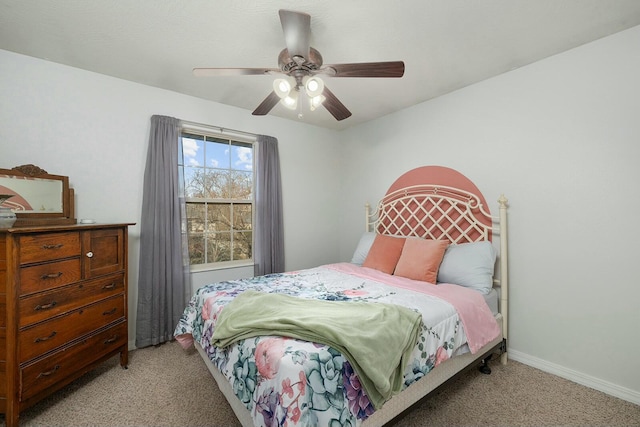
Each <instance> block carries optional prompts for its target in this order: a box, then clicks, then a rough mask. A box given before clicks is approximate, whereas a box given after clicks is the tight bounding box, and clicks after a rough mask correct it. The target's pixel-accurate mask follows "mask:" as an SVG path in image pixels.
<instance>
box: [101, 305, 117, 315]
mask: <svg viewBox="0 0 640 427" xmlns="http://www.w3.org/2000/svg"><path fill="white" fill-rule="evenodd" d="M115 312H116V308H115V307H113V308H112V309H111V310H107V311H103V312H102V315H103V316H109V315H112V314H113V313H115Z"/></svg>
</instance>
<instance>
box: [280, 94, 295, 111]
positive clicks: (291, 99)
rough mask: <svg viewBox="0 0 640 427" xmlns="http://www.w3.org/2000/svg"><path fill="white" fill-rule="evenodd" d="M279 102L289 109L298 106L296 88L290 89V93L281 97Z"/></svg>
mask: <svg viewBox="0 0 640 427" xmlns="http://www.w3.org/2000/svg"><path fill="white" fill-rule="evenodd" d="M280 103H281V104H282V105H284V106H285V107H287V108H288V109H290V110H295V109H296V108H297V107H298V91H297V90H292V91H290V93H289V94H288V95H287V96H285V97H284V98H282V100H281V101H280Z"/></svg>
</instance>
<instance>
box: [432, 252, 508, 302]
mask: <svg viewBox="0 0 640 427" xmlns="http://www.w3.org/2000/svg"><path fill="white" fill-rule="evenodd" d="M496 255H497V254H496V250H495V248H494V247H493V245H492V244H491V242H473V243H461V244H459V245H449V247H448V248H447V250H446V251H445V253H444V258H442V263H440V268H439V270H438V283H453V284H456V285H461V286H465V287H467V288H473V289H476V290H477V291H479V292H482V293H483V294H488V293H489V291H491V288H492V287H493V269H494V266H495V263H496Z"/></svg>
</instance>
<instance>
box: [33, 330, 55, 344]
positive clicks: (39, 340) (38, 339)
mask: <svg viewBox="0 0 640 427" xmlns="http://www.w3.org/2000/svg"><path fill="white" fill-rule="evenodd" d="M57 334H58V333H57V332H56V331H53V332H51V335H49V336H48V337H44V338H40V337H38V338H36V339H35V341H34V342H35V343H38V342H43V341H49V340H50V339H51V338H53V337H55V336H56V335H57Z"/></svg>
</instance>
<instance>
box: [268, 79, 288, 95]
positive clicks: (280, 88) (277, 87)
mask: <svg viewBox="0 0 640 427" xmlns="http://www.w3.org/2000/svg"><path fill="white" fill-rule="evenodd" d="M292 88H293V86H292V85H291V83H289V81H288V80H287V79H275V80H274V81H273V91H274V92H275V93H276V95H278V97H279V98H280V99H285V98H286V97H287V96H289V94H290V93H291V89H292Z"/></svg>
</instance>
